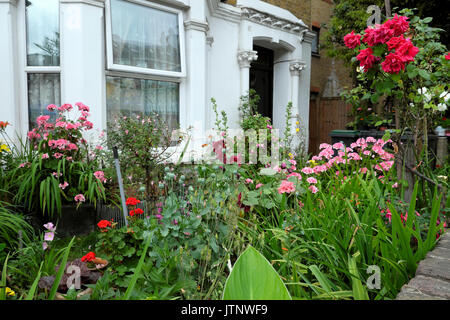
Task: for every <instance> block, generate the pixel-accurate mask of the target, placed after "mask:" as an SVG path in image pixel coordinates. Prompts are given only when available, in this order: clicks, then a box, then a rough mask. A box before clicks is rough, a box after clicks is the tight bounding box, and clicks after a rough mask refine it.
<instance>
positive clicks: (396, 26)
mask: <svg viewBox="0 0 450 320" xmlns="http://www.w3.org/2000/svg"><path fill="white" fill-rule="evenodd" d="M407 20H408V17H404V16H399V15H398V14H395V15H394V17H393V18H392V19H389V20H388V21H386V22H385V23H384V26H385V27H386V28H389V29H391V30H392V31H393V33H394V37H398V36H399V35H401V34H403V33H405V32H406V31H408V29H409V22H408V21H407Z"/></svg>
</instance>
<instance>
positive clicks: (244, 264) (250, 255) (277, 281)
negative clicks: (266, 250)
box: [223, 246, 292, 300]
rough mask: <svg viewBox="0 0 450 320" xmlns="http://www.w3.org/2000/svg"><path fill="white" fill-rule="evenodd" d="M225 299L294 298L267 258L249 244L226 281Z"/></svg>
mask: <svg viewBox="0 0 450 320" xmlns="http://www.w3.org/2000/svg"><path fill="white" fill-rule="evenodd" d="M223 300H292V297H291V295H290V294H289V291H288V290H287V288H286V286H285V285H284V283H283V281H282V280H281V278H280V276H279V275H278V273H277V272H276V271H275V269H274V268H273V267H272V265H271V264H270V263H269V261H267V259H266V258H265V257H264V256H263V255H262V254H261V253H259V252H258V251H257V250H256V249H254V248H253V247H252V246H249V247H248V248H247V249H246V250H245V251H244V252H243V253H242V254H241V256H240V257H239V258H238V259H237V261H236V263H235V264H234V267H233V270H232V271H231V274H230V275H229V277H228V279H227V282H226V283H225V290H224V293H223Z"/></svg>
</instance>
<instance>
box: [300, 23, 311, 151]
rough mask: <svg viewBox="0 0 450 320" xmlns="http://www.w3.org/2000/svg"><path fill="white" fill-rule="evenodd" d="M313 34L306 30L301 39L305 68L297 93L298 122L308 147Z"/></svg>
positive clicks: (302, 59) (302, 58)
mask: <svg viewBox="0 0 450 320" xmlns="http://www.w3.org/2000/svg"><path fill="white" fill-rule="evenodd" d="M314 37H315V34H314V33H312V32H310V31H307V32H305V33H304V34H303V35H302V37H301V39H302V42H301V45H302V57H301V61H302V62H303V63H304V64H305V68H304V69H303V71H302V72H301V74H300V86H299V95H298V97H299V98H298V99H299V100H298V102H299V105H298V112H299V117H300V122H301V125H302V127H304V130H305V146H306V149H307V148H308V144H309V101H310V93H311V44H312V41H313V40H314Z"/></svg>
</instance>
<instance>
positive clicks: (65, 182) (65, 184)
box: [59, 181, 69, 190]
mask: <svg viewBox="0 0 450 320" xmlns="http://www.w3.org/2000/svg"><path fill="white" fill-rule="evenodd" d="M68 186H69V184H68V183H67V181H64V183H60V184H59V187H60V188H61V189H62V190H64V189H65V188H67V187H68Z"/></svg>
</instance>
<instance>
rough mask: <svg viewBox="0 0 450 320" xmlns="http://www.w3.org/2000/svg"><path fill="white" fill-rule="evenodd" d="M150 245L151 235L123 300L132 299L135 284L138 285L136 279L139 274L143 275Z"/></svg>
mask: <svg viewBox="0 0 450 320" xmlns="http://www.w3.org/2000/svg"><path fill="white" fill-rule="evenodd" d="M149 246H150V237H149V238H147V240H146V241H145V247H144V252H143V253H142V255H141V258H140V259H139V262H138V264H137V267H136V269H135V271H134V275H133V278H132V279H131V281H130V284H129V285H128V288H127V291H126V292H125V295H124V297H123V300H129V299H130V296H131V293H132V292H133V289H134V286H135V285H136V281H137V279H138V278H139V276H140V275H141V270H142V266H143V264H144V261H145V257H146V256H147V250H148V247H149Z"/></svg>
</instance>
